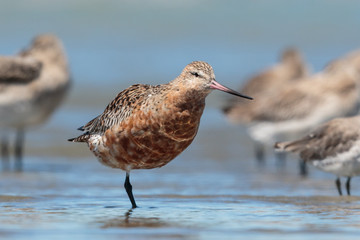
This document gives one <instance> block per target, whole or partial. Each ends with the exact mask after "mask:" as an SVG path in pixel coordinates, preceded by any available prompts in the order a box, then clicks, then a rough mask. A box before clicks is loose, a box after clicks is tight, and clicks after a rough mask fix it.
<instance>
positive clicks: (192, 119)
mask: <svg viewBox="0 0 360 240" xmlns="http://www.w3.org/2000/svg"><path fill="white" fill-rule="evenodd" d="M202 111H203V106H199V107H191V108H190V109H187V108H179V107H174V108H171V107H170V106H169V105H166V104H164V105H161V106H156V107H154V108H151V107H150V108H147V109H146V110H143V109H141V108H138V109H136V110H135V111H133V112H132V114H131V116H130V117H129V118H127V119H126V120H125V121H123V122H121V123H120V124H119V125H117V126H114V127H112V128H110V129H108V130H107V131H106V132H105V134H104V137H103V138H104V144H105V146H106V149H108V151H107V154H106V156H105V155H104V156H103V157H100V159H105V161H108V160H107V159H112V162H117V163H115V164H113V163H109V164H106V163H105V162H104V161H102V162H103V163H105V164H106V165H109V166H112V167H116V168H122V169H124V170H126V169H128V168H131V169H144V168H155V167H161V166H163V165H165V164H167V163H168V162H169V161H171V160H172V159H173V158H175V157H176V156H177V155H179V154H180V153H181V152H182V151H183V150H185V149H186V148H187V147H188V146H189V145H190V143H191V142H192V141H193V139H194V138H195V136H196V134H197V131H198V127H199V122H200V117H201V115H202ZM109 155H110V157H109ZM129 166H130V167H129Z"/></svg>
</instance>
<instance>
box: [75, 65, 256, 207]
mask: <svg viewBox="0 0 360 240" xmlns="http://www.w3.org/2000/svg"><path fill="white" fill-rule="evenodd" d="M214 89H218V90H221V91H224V92H227V93H230V94H233V95H236V96H240V97H244V98H248V99H251V98H250V97H247V96H245V95H242V94H240V93H238V92H236V91H234V90H232V89H229V88H227V87H225V86H223V85H220V84H219V83H218V82H216V81H215V75H214V71H213V69H212V67H211V66H210V65H209V64H207V63H205V62H192V63H190V64H189V65H187V66H186V67H185V68H184V70H183V71H182V73H181V74H180V75H179V76H178V77H177V78H175V79H174V80H173V81H171V82H169V83H167V84H162V85H157V86H151V85H144V84H137V85H133V86H131V87H129V88H127V89H125V90H123V91H122V92H120V93H119V94H118V95H117V96H116V98H115V99H114V100H113V101H112V102H111V103H110V104H109V105H108V106H107V107H106V109H105V111H104V112H103V113H102V114H100V115H99V116H97V117H96V118H94V119H93V120H91V121H90V122H88V123H87V124H85V125H84V126H82V127H80V128H79V130H82V131H84V132H85V133H84V134H82V135H81V136H79V137H76V138H73V139H69V141H72V142H86V143H87V144H88V146H89V148H90V150H91V151H92V152H93V153H94V154H95V156H96V157H97V158H98V159H99V161H100V162H101V163H103V164H105V165H106V166H109V167H112V168H120V169H122V170H124V171H126V178H125V184H124V187H125V189H126V192H127V194H128V197H129V199H130V201H131V204H132V207H133V208H136V203H135V199H134V196H133V193H132V186H131V184H130V179H129V178H130V171H131V170H133V169H151V168H158V167H162V166H164V165H165V164H167V163H168V162H170V161H171V160H172V159H174V158H175V157H176V156H177V155H179V154H180V153H181V152H182V151H183V150H184V149H186V148H187V147H188V146H189V145H190V144H191V142H192V141H193V139H194V138H195V136H196V134H197V131H198V128H199V123H200V118H201V115H202V113H203V110H204V107H205V98H206V96H208V94H209V93H210V92H211V91H212V90H214Z"/></svg>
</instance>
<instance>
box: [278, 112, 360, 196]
mask: <svg viewBox="0 0 360 240" xmlns="http://www.w3.org/2000/svg"><path fill="white" fill-rule="evenodd" d="M275 149H276V150H278V151H287V152H294V153H297V154H299V155H300V158H301V159H303V160H304V161H305V162H307V163H310V164H311V165H313V166H315V167H316V168H318V169H320V170H322V171H325V172H330V173H333V174H335V175H336V176H337V178H336V181H335V184H336V187H337V189H338V192H339V194H340V195H342V191H341V185H340V177H342V176H343V177H347V181H346V191H347V194H348V195H350V180H351V178H352V177H354V176H357V175H360V116H355V117H349V118H337V119H333V120H331V121H329V122H327V123H325V124H323V125H321V126H320V127H318V128H317V129H315V130H314V131H313V132H311V133H310V134H308V135H307V136H305V137H303V138H301V139H299V140H295V141H290V142H280V143H276V144H275Z"/></svg>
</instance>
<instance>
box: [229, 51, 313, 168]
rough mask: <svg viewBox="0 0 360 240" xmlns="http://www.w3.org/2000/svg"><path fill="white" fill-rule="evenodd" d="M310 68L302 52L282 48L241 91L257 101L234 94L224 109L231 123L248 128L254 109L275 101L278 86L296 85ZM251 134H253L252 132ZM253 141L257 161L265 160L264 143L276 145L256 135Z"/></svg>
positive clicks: (251, 121)
mask: <svg viewBox="0 0 360 240" xmlns="http://www.w3.org/2000/svg"><path fill="white" fill-rule="evenodd" d="M308 71H309V70H308V67H307V65H306V63H305V62H304V60H303V58H302V56H301V54H300V52H299V51H298V50H297V49H295V48H287V49H285V50H284V51H283V53H282V55H281V59H280V62H279V63H278V64H276V65H274V66H272V67H270V68H269V69H266V70H264V71H262V72H261V73H259V74H257V75H255V76H254V77H252V78H250V79H249V80H248V81H247V82H246V83H245V85H244V86H243V87H242V89H241V90H240V92H242V93H244V94H246V95H249V96H252V97H254V98H255V101H254V102H251V103H250V102H248V101H243V100H242V99H239V98H234V97H233V98H229V101H228V103H227V104H226V106H225V107H224V108H223V111H224V113H225V115H226V116H227V118H228V119H229V121H230V122H232V123H235V124H245V125H246V126H247V127H249V126H251V124H252V123H253V121H254V119H253V117H252V112H253V111H254V109H255V108H257V107H258V105H259V104H262V103H263V101H265V102H266V101H273V99H275V98H277V94H278V91H279V89H281V88H283V87H284V86H286V85H291V84H294V83H295V82H296V81H298V80H299V79H302V78H303V77H305V76H307V75H308ZM262 100H263V101H262ZM250 137H253V136H252V135H251V134H250ZM253 140H254V142H255V156H256V158H257V160H258V161H263V160H264V157H265V155H264V154H265V153H264V150H265V145H269V144H270V145H273V144H274V143H273V142H271V143H269V142H267V141H258V139H257V138H253Z"/></svg>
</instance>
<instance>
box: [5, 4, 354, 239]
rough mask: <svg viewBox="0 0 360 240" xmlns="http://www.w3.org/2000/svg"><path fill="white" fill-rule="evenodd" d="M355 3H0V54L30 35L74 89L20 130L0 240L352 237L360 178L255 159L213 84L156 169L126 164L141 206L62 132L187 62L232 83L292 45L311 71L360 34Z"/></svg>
mask: <svg viewBox="0 0 360 240" xmlns="http://www.w3.org/2000/svg"><path fill="white" fill-rule="evenodd" d="M359 12H360V2H358V1H346V2H344V1H340V0H337V1H336V0H332V1H327V0H323V1H320V0H318V1H296V2H295V1H286V0H282V1H280V0H278V1H265V0H263V1H226V2H224V1H187V0H186V1H163V0H156V1H110V0H109V1H76V2H75V1H42V0H36V1H3V2H2V3H1V8H0V29H1V38H0V53H1V54H12V53H14V52H16V51H17V50H18V49H20V48H22V47H23V46H25V45H26V43H27V42H28V41H29V40H30V39H31V38H32V36H34V35H35V34H37V33H42V32H53V33H56V34H57V35H58V36H59V37H60V38H61V39H62V40H63V42H64V45H65V47H66V49H67V52H68V56H69V62H70V66H71V71H72V75H73V83H74V84H73V88H72V89H71V92H70V94H69V97H68V99H67V101H66V102H65V103H64V104H63V106H62V107H61V108H60V109H59V110H58V111H57V112H56V113H55V114H54V116H53V118H52V119H51V120H50V121H49V122H48V123H47V124H46V125H44V126H42V127H41V128H38V129H33V130H31V131H29V132H28V134H27V136H26V140H27V141H26V149H25V154H26V158H25V169H24V172H23V173H14V172H3V173H1V174H0V238H1V239H29V238H30V239H50V238H51V239H119V238H122V239H219V238H224V239H239V238H240V237H244V238H251V239H264V238H266V239H289V238H291V239H304V238H309V239H310V238H318V239H357V238H358V236H359V234H360V225H359V220H360V217H359V210H360V209H359V208H360V198H359V197H357V196H360V181H359V179H357V178H354V179H353V180H352V189H353V191H352V192H353V194H354V196H353V197H338V196H337V192H336V189H335V185H334V178H335V177H334V176H332V175H329V174H325V173H321V172H319V171H316V170H313V169H311V171H310V176H309V177H308V178H305V179H304V178H301V177H299V176H298V173H297V172H298V169H297V164H298V162H297V160H295V159H294V157H289V160H288V161H287V163H286V166H284V167H282V168H278V167H277V163H276V160H275V159H274V156H273V153H272V151H271V150H270V149H269V151H268V152H269V154H268V156H269V159H268V161H267V162H266V165H265V166H263V167H258V166H257V165H256V164H255V161H254V159H253V155H252V144H251V142H250V140H249V139H248V137H247V136H246V134H245V131H244V129H243V128H242V127H240V126H232V125H230V124H229V123H227V122H226V119H225V118H224V117H223V116H222V114H221V112H220V111H219V110H218V107H219V106H221V105H222V104H223V102H224V98H225V96H224V94H222V93H213V94H212V95H210V96H209V98H208V99H207V105H208V106H207V108H206V110H205V112H204V115H203V118H202V123H201V126H200V130H199V133H198V136H197V138H196V139H195V141H194V142H193V144H192V145H191V146H190V147H189V148H188V149H187V150H186V151H185V152H184V153H183V154H181V155H180V156H179V157H178V158H176V159H175V160H174V161H172V162H171V163H170V164H168V165H167V166H165V167H163V168H161V169H154V170H141V171H133V172H132V174H131V182H132V184H133V189H134V194H135V197H136V200H137V203H138V205H139V206H140V208H137V209H134V210H132V211H130V210H129V209H130V203H129V200H128V198H127V196H126V193H125V190H124V189H123V181H124V178H125V174H124V172H121V171H120V170H115V169H109V168H107V167H105V166H102V165H101V164H100V163H98V162H97V160H96V159H95V157H94V156H93V155H92V154H91V153H90V152H89V150H88V149H87V147H86V146H85V145H81V144H73V143H69V142H67V141H66V139H67V138H69V137H73V136H76V135H77V134H78V132H77V131H76V128H77V127H79V126H81V125H82V124H84V123H86V122H87V121H88V120H90V119H92V118H93V117H94V116H96V115H97V114H99V113H100V112H101V111H103V109H104V107H105V106H106V105H107V103H108V102H109V101H110V100H111V99H112V98H113V97H114V96H115V95H116V94H117V93H118V92H119V91H121V90H122V89H124V88H125V87H127V86H129V85H131V84H134V83H139V82H141V83H151V84H159V83H164V82H168V81H169V80H171V79H173V78H174V77H176V76H177V75H178V74H179V73H180V71H181V70H182V68H183V67H184V66H185V65H186V64H188V63H189V62H191V61H193V60H205V61H208V62H209V63H210V64H211V65H212V66H213V67H214V70H215V74H216V76H217V80H218V81H219V82H221V83H223V84H225V85H227V86H229V87H232V88H236V87H238V86H239V85H240V84H241V83H242V82H243V80H244V79H245V78H246V77H247V76H249V75H251V74H253V73H254V72H256V71H257V70H259V69H263V68H264V67H266V66H269V65H271V64H272V63H274V62H275V61H276V59H277V58H278V54H279V51H280V50H281V49H282V48H283V47H285V46H289V45H292V46H297V47H299V49H301V50H302V51H303V53H304V56H305V58H306V59H307V61H308V62H309V64H310V65H312V66H313V69H314V70H320V69H321V68H322V67H323V66H324V65H325V64H326V63H327V62H328V61H330V60H331V59H334V58H336V57H338V56H341V55H343V54H345V53H347V52H348V51H351V50H354V49H357V48H358V47H359V44H360V41H359V40H360V32H359V31H357V29H360V15H359V14H358V13H359Z"/></svg>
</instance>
